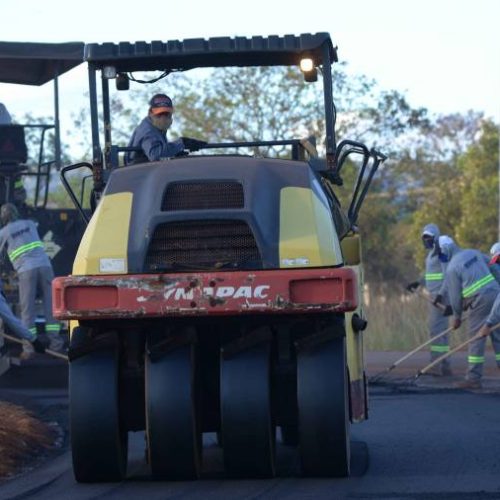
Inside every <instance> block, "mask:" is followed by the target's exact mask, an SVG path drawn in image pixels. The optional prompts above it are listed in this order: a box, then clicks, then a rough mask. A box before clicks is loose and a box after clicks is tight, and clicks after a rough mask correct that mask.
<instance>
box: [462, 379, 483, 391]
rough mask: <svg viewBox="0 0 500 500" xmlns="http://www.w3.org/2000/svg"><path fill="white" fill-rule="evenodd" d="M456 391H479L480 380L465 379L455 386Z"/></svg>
mask: <svg viewBox="0 0 500 500" xmlns="http://www.w3.org/2000/svg"><path fill="white" fill-rule="evenodd" d="M455 387H456V388H457V389H481V387H482V384H481V380H480V379H473V380H471V379H465V380H462V381H461V382H457V383H456V384H455Z"/></svg>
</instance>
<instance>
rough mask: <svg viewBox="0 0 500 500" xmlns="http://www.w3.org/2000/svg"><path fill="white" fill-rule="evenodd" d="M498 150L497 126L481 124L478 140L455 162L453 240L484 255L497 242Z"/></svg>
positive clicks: (487, 123)
mask: <svg viewBox="0 0 500 500" xmlns="http://www.w3.org/2000/svg"><path fill="white" fill-rule="evenodd" d="M498 148H499V132H498V127H497V126H496V125H495V124H494V123H493V122H492V121H485V122H484V123H483V126H482V129H481V134H480V137H479V140H478V141H477V142H476V143H475V144H473V145H472V146H470V147H469V148H468V150H467V152H466V153H465V154H463V155H462V156H461V157H460V158H459V161H458V164H459V168H460V171H461V173H462V182H461V183H460V188H461V196H460V205H461V215H462V216H461V218H460V221H459V223H458V224H457V226H456V228H455V229H456V237H457V239H458V241H459V242H461V243H462V244H463V245H465V246H468V247H473V248H478V249H481V250H483V251H484V252H487V251H488V250H489V248H490V247H491V245H492V244H493V243H494V242H495V241H497V240H498V227H499V225H498V207H499V204H498V187H499V183H498V182H499V181H498V168H499V158H498Z"/></svg>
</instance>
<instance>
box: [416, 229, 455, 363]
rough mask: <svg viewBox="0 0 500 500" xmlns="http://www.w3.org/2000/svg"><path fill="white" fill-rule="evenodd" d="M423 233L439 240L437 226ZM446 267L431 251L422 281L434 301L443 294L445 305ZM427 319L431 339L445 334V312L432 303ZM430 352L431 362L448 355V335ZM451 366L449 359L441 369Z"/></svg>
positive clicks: (436, 341)
mask: <svg viewBox="0 0 500 500" xmlns="http://www.w3.org/2000/svg"><path fill="white" fill-rule="evenodd" d="M423 233H428V234H432V235H433V236H434V241H437V239H438V238H439V229H438V227H437V226H436V224H427V225H426V226H425V227H424V230H423ZM446 265H447V264H445V263H443V262H441V261H440V260H439V254H438V252H437V251H436V249H435V248H433V249H431V250H430V251H429V252H428V254H427V257H426V258H425V275H424V277H423V280H421V281H423V284H424V285H425V288H426V289H427V291H428V292H429V294H430V295H431V298H432V300H434V299H435V298H436V295H438V294H440V293H441V295H442V296H443V302H444V303H445V304H447V303H448V297H447V294H446V291H445V290H441V288H442V287H443V282H444V272H445V270H446ZM427 318H428V327H429V334H430V336H431V337H435V336H436V335H438V334H439V333H442V332H444V331H445V330H446V329H447V328H448V326H449V320H448V317H446V316H443V311H442V310H440V309H439V308H437V307H436V306H434V305H433V304H431V303H429V304H428V306H427ZM430 350H431V361H434V360H435V359H436V358H439V357H440V356H442V355H443V354H445V353H447V352H448V351H449V350H450V345H449V342H448V335H443V336H442V337H440V338H439V339H436V340H435V341H434V342H432V344H431V346H430ZM449 364H450V361H449V359H448V358H447V359H445V360H443V361H442V362H441V367H442V368H445V367H446V368H448V367H449Z"/></svg>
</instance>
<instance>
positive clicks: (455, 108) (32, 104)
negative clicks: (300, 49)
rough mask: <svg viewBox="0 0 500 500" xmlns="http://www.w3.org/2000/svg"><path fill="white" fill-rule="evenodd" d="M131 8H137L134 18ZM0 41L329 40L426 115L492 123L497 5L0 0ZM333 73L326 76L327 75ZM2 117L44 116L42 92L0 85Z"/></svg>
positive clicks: (77, 88) (73, 107)
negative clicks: (314, 36) (480, 117)
mask: <svg viewBox="0 0 500 500" xmlns="http://www.w3.org/2000/svg"><path fill="white" fill-rule="evenodd" d="M140 7H144V9H143V10H142V11H141V10H140ZM0 19H1V20H2V23H1V24H2V29H1V31H0V40H1V41H21V42H22V41H25V42H70V41H83V42H119V41H131V42H133V41H140V40H144V41H152V40H162V41H166V40H174V39H186V38H208V37H211V36H252V35H264V36H265V35H271V34H276V35H284V34H295V35H296V34H300V33H316V32H322V31H327V32H329V33H330V35H331V37H332V40H333V42H334V45H337V46H338V54H339V59H340V60H342V61H344V62H346V63H347V64H348V68H349V70H350V71H352V72H353V73H357V74H364V75H366V76H368V77H370V78H373V79H375V80H376V81H377V82H378V83H379V85H380V87H381V88H382V89H384V90H392V89H395V90H398V91H400V92H403V93H404V94H405V95H406V96H407V98H408V100H409V102H410V104H411V105H412V106H414V107H426V108H428V109H429V111H430V112H431V113H436V114H440V113H453V112H466V111H467V110H469V109H473V110H476V111H482V112H484V113H485V115H486V116H487V117H491V118H493V119H494V120H495V121H496V122H497V123H500V30H499V27H498V21H499V19H500V0H474V1H471V0H342V1H340V0H312V1H310V2H303V3H299V2H291V1H290V0H288V1H284V0H252V1H251V2H237V1H234V0H232V1H229V0H212V1H207V0H183V1H181V2H179V1H177V2H169V1H166V0H163V1H157V0H148V1H147V2H142V3H141V2H138V3H137V2H134V3H132V2H123V1H120V2H115V1H114V0H106V1H103V0H99V1H97V0H85V1H84V2H66V3H61V2H60V0H44V1H40V0H36V1H35V0H22V1H20V0H0ZM334 76H335V74H334ZM59 86H60V105H61V109H62V112H61V128H62V135H63V140H64V129H65V127H70V126H71V125H72V121H71V119H70V112H71V111H73V112H76V111H78V110H79V109H81V108H82V107H85V106H86V105H87V101H86V99H85V98H84V97H83V94H84V92H85V90H86V88H87V74H86V71H85V69H84V66H82V67H80V68H77V69H74V70H72V71H70V72H69V73H68V74H66V75H63V76H62V77H61V79H60V83H59ZM0 102H3V103H4V104H5V105H6V106H7V108H8V109H9V111H10V112H11V114H13V115H14V116H15V117H21V116H22V115H23V114H24V113H25V112H30V113H32V114H35V115H46V114H49V113H50V112H51V109H52V85H51V84H50V83H49V84H46V85H44V86H42V87H32V86H15V85H5V84H0Z"/></svg>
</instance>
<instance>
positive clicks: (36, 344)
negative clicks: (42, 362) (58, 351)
mask: <svg viewBox="0 0 500 500" xmlns="http://www.w3.org/2000/svg"><path fill="white" fill-rule="evenodd" d="M31 345H32V346H33V348H34V349H35V352H38V353H39V354H43V353H44V352H45V350H46V349H47V346H46V345H45V343H43V342H42V341H41V340H40V339H39V338H38V337H37V338H36V339H35V340H33V341H32V342H31Z"/></svg>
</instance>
